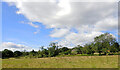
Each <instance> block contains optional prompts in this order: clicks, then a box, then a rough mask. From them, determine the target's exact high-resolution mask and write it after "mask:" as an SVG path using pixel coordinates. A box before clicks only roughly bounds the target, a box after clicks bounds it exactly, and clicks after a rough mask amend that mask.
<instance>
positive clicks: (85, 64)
mask: <svg viewBox="0 0 120 70" xmlns="http://www.w3.org/2000/svg"><path fill="white" fill-rule="evenodd" d="M2 67H3V68H118V55H111V56H69V57H48V58H20V59H15V58H10V59H2Z"/></svg>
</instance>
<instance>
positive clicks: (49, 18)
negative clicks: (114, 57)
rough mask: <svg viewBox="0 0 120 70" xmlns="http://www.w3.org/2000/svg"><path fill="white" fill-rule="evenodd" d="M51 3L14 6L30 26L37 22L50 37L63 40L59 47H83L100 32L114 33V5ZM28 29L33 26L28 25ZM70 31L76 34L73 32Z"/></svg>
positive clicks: (102, 3) (29, 3)
mask: <svg viewBox="0 0 120 70" xmlns="http://www.w3.org/2000/svg"><path fill="white" fill-rule="evenodd" d="M7 1H9V0H7ZM12 1H14V0H12ZM26 1H28V0H26ZM29 1H30V0H29ZM31 1H32V0H31ZM36 1H37V0H36ZM46 1H47V0H46ZM50 1H51V0H50ZM50 1H48V2H22V0H18V1H17V2H15V3H14V5H15V6H16V7H17V8H18V9H19V10H18V11H17V12H18V13H20V14H22V15H24V16H25V17H26V18H27V19H29V20H30V21H31V22H40V23H42V24H43V25H45V26H46V27H47V28H49V29H50V28H52V29H53V31H52V32H51V34H50V36H51V37H62V39H61V40H59V43H60V44H62V45H64V46H67V45H71V44H74V45H77V44H80V45H83V44H84V43H86V42H91V41H93V39H94V37H95V36H97V35H100V34H102V31H111V32H115V31H116V30H117V28H116V27H117V24H118V23H117V8H118V7H117V2H70V0H66V1H63V0H58V1H57V0H52V2H50ZM87 1H89V0H87ZM92 1H95V0H92ZM104 1H108V0H104ZM111 1H113V0H111ZM30 25H32V26H34V25H33V24H31V23H30ZM35 27H36V26H35ZM73 29H75V30H76V31H77V32H75V31H72V30H73Z"/></svg>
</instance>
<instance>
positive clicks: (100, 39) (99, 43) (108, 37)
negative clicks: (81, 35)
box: [94, 33, 116, 54]
mask: <svg viewBox="0 0 120 70" xmlns="http://www.w3.org/2000/svg"><path fill="white" fill-rule="evenodd" d="M94 43H95V46H96V51H97V52H98V53H99V54H101V52H104V54H106V53H108V52H107V51H109V50H110V51H112V50H113V49H110V48H114V47H115V45H114V44H115V43H116V39H115V37H113V35H112V34H109V33H104V34H101V35H100V36H97V37H95V38H94ZM113 45H114V46H113Z"/></svg>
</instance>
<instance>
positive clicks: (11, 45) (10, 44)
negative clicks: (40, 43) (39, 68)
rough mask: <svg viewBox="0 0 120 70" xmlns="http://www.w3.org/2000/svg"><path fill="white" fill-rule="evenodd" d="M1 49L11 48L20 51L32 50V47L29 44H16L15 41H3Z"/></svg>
mask: <svg viewBox="0 0 120 70" xmlns="http://www.w3.org/2000/svg"><path fill="white" fill-rule="evenodd" d="M0 49H1V50H4V49H10V50H12V51H16V50H19V51H24V50H27V51H31V50H32V48H31V47H29V46H25V45H22V44H15V43H13V42H3V43H2V44H1V45H0Z"/></svg>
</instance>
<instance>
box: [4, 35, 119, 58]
mask: <svg viewBox="0 0 120 70" xmlns="http://www.w3.org/2000/svg"><path fill="white" fill-rule="evenodd" d="M49 46H50V47H48V48H46V49H45V48H44V46H41V47H40V50H38V51H34V50H32V51H30V52H26V51H23V52H21V51H14V52H13V51H11V50H8V49H5V50H3V51H2V58H9V57H19V56H23V57H25V56H28V57H37V58H42V57H55V56H58V55H75V54H90V55H94V53H99V55H109V54H114V53H118V52H119V51H120V47H119V43H118V42H117V40H116V38H115V37H114V36H113V35H112V34H109V33H104V34H101V35H100V36H97V37H95V38H94V41H93V42H91V43H89V44H88V43H87V44H85V45H84V46H80V45H77V46H76V47H73V48H71V49H70V48H67V47H61V45H60V46H59V45H58V43H54V42H53V43H50V45H49Z"/></svg>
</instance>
